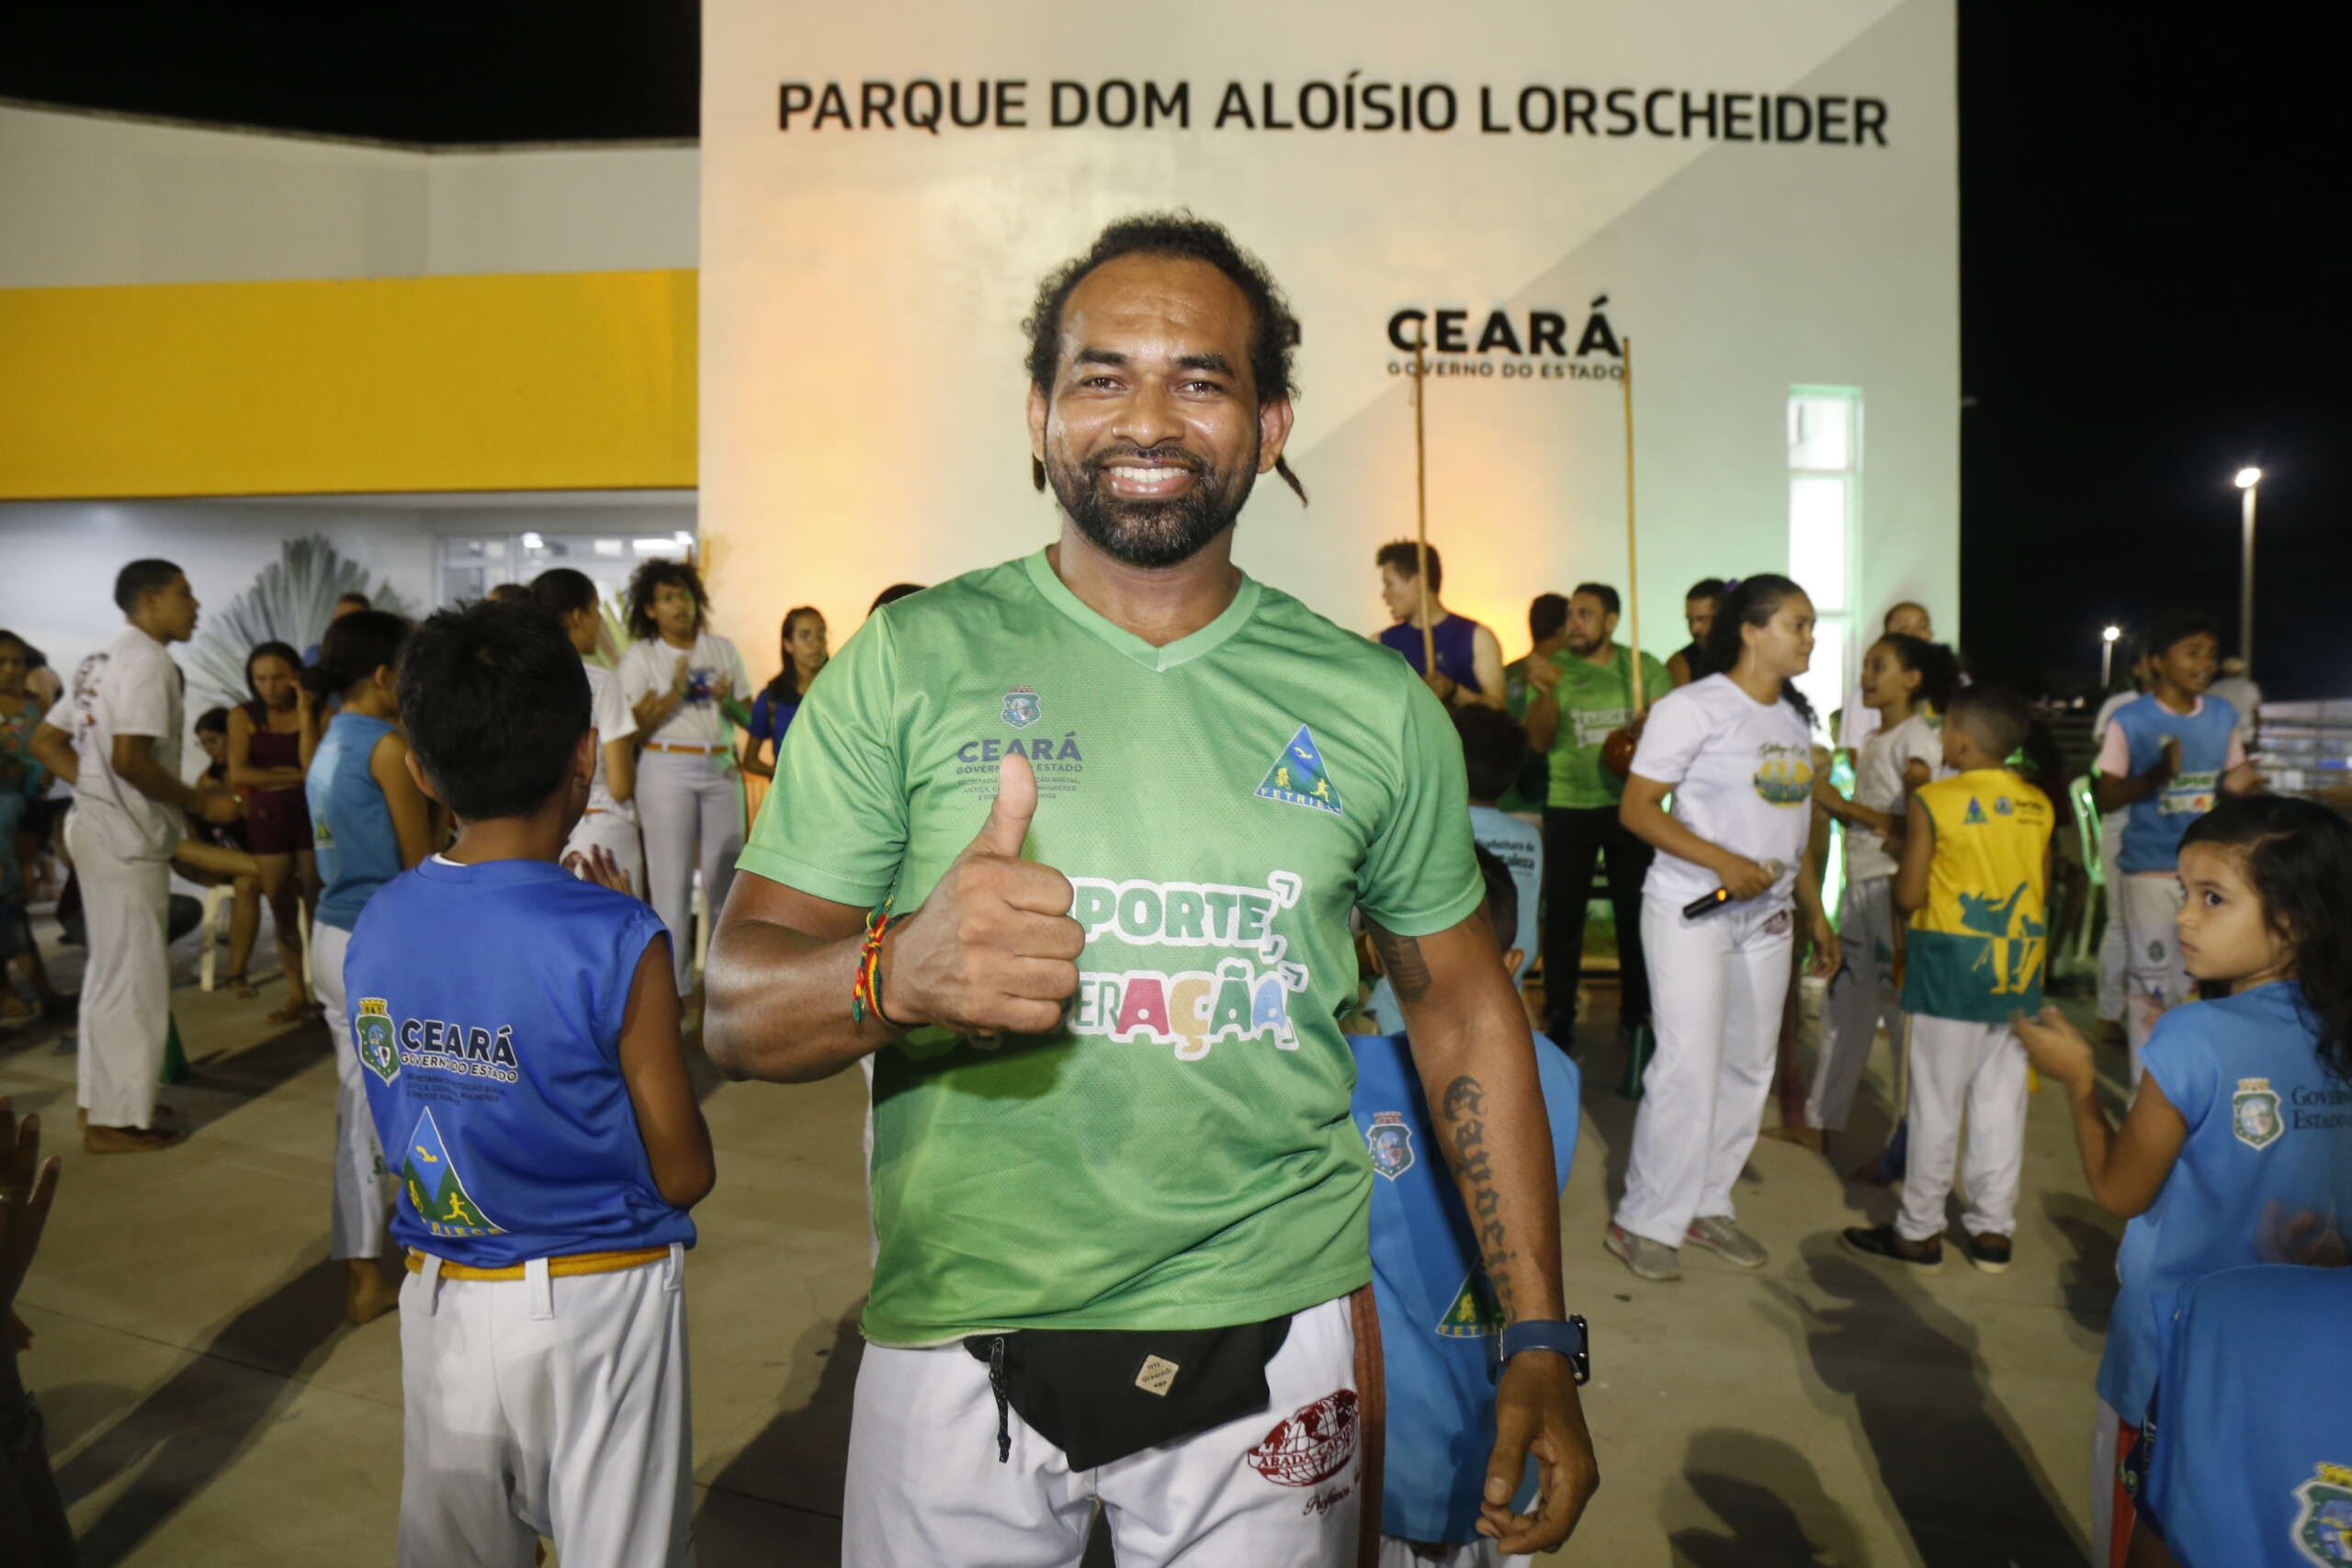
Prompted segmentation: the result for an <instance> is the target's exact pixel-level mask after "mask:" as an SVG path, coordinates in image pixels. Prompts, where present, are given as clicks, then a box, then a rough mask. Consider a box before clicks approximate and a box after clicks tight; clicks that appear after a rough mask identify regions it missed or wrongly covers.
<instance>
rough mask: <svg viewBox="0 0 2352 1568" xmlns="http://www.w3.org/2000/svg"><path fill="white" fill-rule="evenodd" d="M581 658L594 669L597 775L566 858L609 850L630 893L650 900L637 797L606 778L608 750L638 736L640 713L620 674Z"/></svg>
mask: <svg viewBox="0 0 2352 1568" xmlns="http://www.w3.org/2000/svg"><path fill="white" fill-rule="evenodd" d="M580 662H581V667H582V669H583V670H585V671H587V672H588V711H589V718H590V721H591V722H592V723H594V725H595V727H596V773H595V776H594V778H592V779H590V780H589V782H588V809H587V810H586V811H585V812H583V813H582V814H581V818H580V821H579V823H578V824H577V825H576V826H575V827H574V828H573V829H571V837H570V838H569V839H566V840H564V841H563V855H562V859H563V861H564V863H566V864H567V865H568V864H570V863H571V857H572V856H573V855H574V854H585V853H587V852H588V851H590V850H592V849H603V850H605V852H608V853H609V854H611V856H612V857H613V861H614V863H615V864H616V865H618V866H619V867H620V868H621V870H623V871H624V872H627V873H628V888H629V891H630V892H632V893H634V894H636V895H637V896H638V897H640V898H646V886H645V849H644V846H643V844H642V843H641V842H640V841H639V838H638V831H637V807H636V806H635V804H634V803H633V802H631V801H627V800H616V799H615V798H614V797H613V790H612V785H611V784H610V782H609V781H608V780H607V779H606V778H605V747H607V746H609V745H611V744H612V743H613V742H614V741H616V740H628V739H633V738H634V737H635V736H636V734H637V716H636V715H635V714H633V713H631V712H630V711H629V705H628V698H626V697H624V696H622V695H621V682H620V677H618V676H617V675H616V674H614V673H613V672H612V671H609V670H605V669H602V668H600V667H598V666H596V665H594V664H591V663H589V662H588V661H587V660H584V659H583V660H581V661H580ZM646 901H647V902H648V903H650V902H652V900H651V899H650V898H646Z"/></svg>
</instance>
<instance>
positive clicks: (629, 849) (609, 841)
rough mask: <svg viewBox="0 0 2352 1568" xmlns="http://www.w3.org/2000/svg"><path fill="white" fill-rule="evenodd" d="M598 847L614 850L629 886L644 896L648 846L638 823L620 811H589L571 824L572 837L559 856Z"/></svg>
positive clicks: (567, 857) (568, 857)
mask: <svg viewBox="0 0 2352 1568" xmlns="http://www.w3.org/2000/svg"><path fill="white" fill-rule="evenodd" d="M595 848H602V849H604V850H605V852H608V853H609V854H611V856H612V857H613V863H614V864H616V865H617V866H619V867H620V868H621V869H622V870H623V871H625V872H627V873H628V890H629V891H630V892H631V893H634V894H636V895H637V896H638V897H639V898H644V897H645V892H646V888H645V847H644V843H643V841H642V840H640V839H639V837H638V831H637V823H636V822H635V821H634V820H633V819H631V818H628V817H624V816H622V815H621V814H620V813H619V812H617V811H591V812H588V813H586V814H585V815H583V816H582V818H580V821H579V823H578V824H577V825H576V826H574V827H573V828H572V829H571V837H570V838H568V839H566V840H564V841H563V853H562V854H560V855H559V856H558V857H557V858H558V859H559V860H561V861H564V862H567V863H569V862H570V861H571V857H572V856H573V855H574V854H586V853H587V852H589V851H590V850H591V849H595ZM647 902H648V903H650V902H651V900H650V899H647Z"/></svg>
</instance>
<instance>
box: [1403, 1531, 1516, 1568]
mask: <svg viewBox="0 0 2352 1568" xmlns="http://www.w3.org/2000/svg"><path fill="white" fill-rule="evenodd" d="M1534 1561H1535V1559H1533V1558H1532V1557H1516V1556H1514V1557H1505V1556H1504V1555H1503V1554H1502V1549H1501V1548H1499V1547H1498V1546H1497V1545H1496V1544H1495V1543H1494V1542H1493V1541H1491V1540H1471V1541H1463V1542H1460V1543H1459V1544H1453V1545H1446V1546H1441V1547H1435V1548H1430V1547H1425V1546H1421V1545H1417V1544H1416V1543H1414V1542H1412V1541H1408V1540H1398V1539H1397V1537H1395V1536H1393V1535H1384V1536H1382V1537H1381V1538H1380V1568H1529V1564H1531V1563H1532V1562H1534Z"/></svg>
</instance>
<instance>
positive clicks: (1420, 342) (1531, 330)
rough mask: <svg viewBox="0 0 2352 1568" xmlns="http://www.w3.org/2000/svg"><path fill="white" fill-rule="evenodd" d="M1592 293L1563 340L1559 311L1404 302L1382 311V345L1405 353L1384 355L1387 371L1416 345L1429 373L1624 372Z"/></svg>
mask: <svg viewBox="0 0 2352 1568" xmlns="http://www.w3.org/2000/svg"><path fill="white" fill-rule="evenodd" d="M1608 303H1609V296H1608V295H1606V294H1602V295H1598V296H1596V297H1595V298H1594V299H1593V301H1592V304H1591V306H1590V308H1589V310H1586V312H1585V316H1584V321H1583V324H1582V326H1581V327H1579V328H1578V329H1577V333H1576V340H1575V341H1576V346H1575V347H1573V348H1571V347H1569V346H1568V344H1569V333H1568V328H1569V324H1570V318H1569V316H1568V315H1567V314H1566V312H1565V311H1561V310H1526V311H1512V310H1489V311H1487V313H1486V316H1485V317H1484V318H1483V319H1480V318H1478V316H1477V313H1476V311H1473V310H1453V309H1449V308H1445V307H1442V306H1441V307H1434V308H1431V307H1424V306H1419V305H1408V306H1406V307H1405V308H1404V309H1403V310H1398V311H1397V312H1396V313H1395V314H1394V315H1392V316H1390V317H1389V318H1388V345H1389V346H1390V347H1391V348H1394V349H1396V350H1397V351H1398V352H1399V353H1400V354H1402V355H1407V357H1404V358H1394V357H1392V358H1391V359H1390V360H1389V361H1388V373H1389V374H1390V375H1391V376H1410V375H1412V374H1413V366H1414V361H1413V360H1412V358H1411V357H1409V356H1410V355H1411V354H1412V352H1413V350H1414V349H1415V348H1417V347H1419V348H1423V349H1426V350H1428V358H1427V364H1428V366H1429V374H1430V375H1431V376H1482V377H1488V378H1498V379H1503V380H1527V381H1614V380H1619V379H1622V378H1623V376H1624V374H1625V368H1624V350H1623V348H1621V347H1620V346H1619V345H1618V343H1617V334H1616V333H1615V332H1614V331H1612V330H1611V327H1610V325H1609V318H1608V317H1607V316H1606V315H1604V314H1602V313H1601V312H1602V309H1603V307H1605V306H1606V305H1607V304H1608Z"/></svg>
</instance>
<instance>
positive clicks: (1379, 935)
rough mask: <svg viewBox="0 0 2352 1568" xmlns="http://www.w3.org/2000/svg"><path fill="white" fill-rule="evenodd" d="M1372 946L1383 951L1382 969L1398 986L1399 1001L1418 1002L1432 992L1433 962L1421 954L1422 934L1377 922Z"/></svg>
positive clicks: (1373, 948) (1381, 955) (1378, 951)
mask: <svg viewBox="0 0 2352 1568" xmlns="http://www.w3.org/2000/svg"><path fill="white" fill-rule="evenodd" d="M1367 923H1369V922H1367ZM1372 950H1373V951H1374V953H1378V954H1380V967H1381V970H1382V972H1383V973H1385V975H1387V976H1388V983H1389V984H1390V985H1392V986H1394V987H1397V1000H1398V1001H1400V1002H1417V1001H1419V1000H1420V999H1421V998H1423V997H1426V996H1428V995H1429V994H1430V963H1429V960H1428V959H1426V958H1423V957H1422V956H1421V944H1420V941H1419V938H1416V937H1409V936H1398V935H1397V933H1396V932H1395V931H1384V930H1382V929H1381V928H1380V927H1378V926H1373V927H1372Z"/></svg>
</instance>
